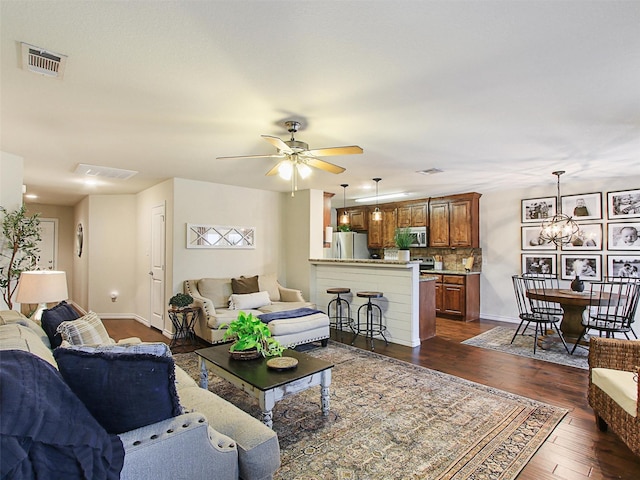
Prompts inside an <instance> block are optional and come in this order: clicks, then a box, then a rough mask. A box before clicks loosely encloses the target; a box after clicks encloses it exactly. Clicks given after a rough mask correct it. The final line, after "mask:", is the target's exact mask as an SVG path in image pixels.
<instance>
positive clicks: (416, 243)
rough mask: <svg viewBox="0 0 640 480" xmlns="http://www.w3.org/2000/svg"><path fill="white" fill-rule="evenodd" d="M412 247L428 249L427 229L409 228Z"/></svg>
mask: <svg viewBox="0 0 640 480" xmlns="http://www.w3.org/2000/svg"><path fill="white" fill-rule="evenodd" d="M409 233H410V234H411V246H412V247H427V246H428V245H427V227H409Z"/></svg>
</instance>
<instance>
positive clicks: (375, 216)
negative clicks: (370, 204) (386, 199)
mask: <svg viewBox="0 0 640 480" xmlns="http://www.w3.org/2000/svg"><path fill="white" fill-rule="evenodd" d="M380 180H382V179H381V178H374V179H373V181H374V182H376V208H375V210H374V211H373V213H372V214H371V220H373V221H375V222H379V221H380V220H382V212H381V211H380V209H379V208H378V182H379V181H380Z"/></svg>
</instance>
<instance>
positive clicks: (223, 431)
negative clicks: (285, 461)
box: [0, 311, 280, 480]
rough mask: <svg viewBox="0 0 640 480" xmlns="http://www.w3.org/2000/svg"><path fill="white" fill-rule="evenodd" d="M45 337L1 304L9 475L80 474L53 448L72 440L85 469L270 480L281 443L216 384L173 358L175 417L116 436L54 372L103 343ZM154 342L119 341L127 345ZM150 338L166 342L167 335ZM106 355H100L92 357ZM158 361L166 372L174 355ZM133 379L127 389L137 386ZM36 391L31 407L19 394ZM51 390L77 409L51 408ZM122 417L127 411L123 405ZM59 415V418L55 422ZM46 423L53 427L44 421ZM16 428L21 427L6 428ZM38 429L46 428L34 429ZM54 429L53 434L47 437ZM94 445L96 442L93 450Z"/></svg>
mask: <svg viewBox="0 0 640 480" xmlns="http://www.w3.org/2000/svg"><path fill="white" fill-rule="evenodd" d="M82 318H84V317H82ZM49 345H50V343H49V339H48V337H47V334H46V333H45V332H44V330H43V329H42V328H40V326H39V325H37V324H35V323H34V322H32V321H30V320H27V319H26V318H24V317H22V316H21V315H20V314H17V313H16V312H7V311H3V312H0V357H1V359H0V361H2V363H3V374H2V385H1V386H0V392H2V393H1V397H2V398H1V400H2V405H1V408H2V419H1V420H2V422H1V423H2V451H3V459H2V462H1V464H2V465H0V467H1V468H2V475H0V476H1V477H2V478H5V475H7V476H8V477H7V478H17V479H22V478H35V477H36V475H35V474H34V471H33V469H34V468H42V469H45V470H46V469H47V468H57V469H58V470H56V472H55V475H54V476H55V478H63V477H64V478H79V477H77V476H75V475H71V474H69V475H63V474H62V473H61V472H63V470H60V469H62V468H64V467H63V462H62V457H61V456H60V454H59V452H60V451H67V450H64V449H65V448H67V449H70V450H68V452H69V455H73V454H76V455H78V456H79V457H81V460H82V461H84V462H85V463H87V464H88V465H89V466H90V467H91V468H93V471H92V472H90V473H88V474H86V475H84V477H83V478H105V479H106V478H108V479H117V478H121V479H123V480H146V479H149V480H151V479H153V480H157V479H172V480H176V479H185V480H186V479H189V480H199V479H210V478H215V479H229V480H232V479H237V478H243V479H271V478H273V474H274V472H275V471H276V470H277V469H278V468H279V466H280V449H279V444H278V438H277V435H276V434H275V432H273V431H272V430H271V429H269V428H268V427H266V426H265V425H264V424H263V423H262V422H260V421H259V420H258V419H255V418H253V417H251V416H250V415H248V414H247V413H245V412H243V411H241V410H239V409H238V408H236V407H235V406H233V405H232V404H230V403H228V402H227V401H225V400H223V399H221V398H220V397H218V396H216V395H215V394H213V393H212V392H210V391H208V390H204V389H202V388H200V387H198V385H197V384H196V382H195V381H194V380H193V379H192V378H191V377H190V376H189V375H188V374H187V373H186V372H185V371H184V370H182V369H181V368H180V367H178V366H175V378H173V377H172V376H171V375H170V374H169V375H168V379H167V383H169V384H172V383H175V389H173V391H174V392H175V393H177V397H178V398H179V406H180V407H181V410H180V411H179V412H177V414H176V415H175V416H169V417H168V418H165V419H162V420H159V421H156V422H154V423H152V424H148V425H144V426H140V427H139V428H135V429H132V430H130V431H125V432H122V433H119V434H117V435H115V434H113V433H107V431H106V430H105V428H106V427H104V426H103V424H101V423H98V422H97V421H96V420H95V419H96V418H98V417H97V416H96V414H95V413H94V412H93V411H91V414H90V413H89V410H91V409H90V407H89V406H86V407H85V405H86V400H85V403H83V402H81V401H79V400H78V398H80V397H75V396H74V395H75V394H76V391H75V390H73V387H72V386H71V385H72V384H71V383H69V379H68V378H67V377H66V376H65V375H61V374H60V373H62V370H61V371H60V373H59V372H58V369H59V368H60V367H61V366H62V365H63V364H62V363H60V362H61V361H63V362H66V365H67V366H68V365H71V366H74V367H76V368H80V369H82V365H78V363H79V362H82V361H83V359H84V356H88V357H89V356H91V354H90V353H86V352H84V351H80V352H78V351H72V350H73V349H74V348H75V349H80V350H82V349H87V350H91V349H92V348H96V349H100V348H103V347H91V346H80V347H77V346H76V347H69V346H67V348H64V346H65V344H63V347H60V348H57V349H55V350H54V351H53V352H52V351H51V350H50V349H49ZM152 345H154V344H139V345H135V346H133V345H122V346H117V345H116V347H119V348H124V349H127V348H130V347H136V348H137V347H139V346H141V347H148V346H152ZM155 345H156V346H159V347H166V345H164V344H155ZM109 347H111V345H110V346H109ZM107 348H108V347H107ZM110 355H114V354H110ZM168 355H170V352H169V354H168ZM145 358H147V357H145ZM93 360H95V358H93ZM103 360H104V358H102V357H98V359H97V361H103ZM16 362H17V363H16ZM164 364H165V365H169V367H168V371H169V372H173V371H174V370H173V368H174V366H173V360H172V359H171V358H170V357H168V359H165V360H164ZM11 365H14V367H13V370H10V366H11ZM154 365H155V364H154ZM25 366H29V368H31V372H27V371H26V370H28V369H27V368H26V367H25ZM67 373H68V372H67ZM40 376H41V377H42V378H45V377H46V378H49V379H52V380H53V381H54V382H57V383H55V385H56V391H52V390H51V389H50V390H47V391H43V390H44V388H43V387H41V384H40V383H36V384H35V386H34V385H29V381H31V380H32V379H33V378H34V377H38V378H40ZM63 377H64V378H63ZM65 382H66V383H65ZM136 385H137V383H136ZM129 386H130V387H131V388H133V385H131V384H129ZM58 389H60V390H61V391H62V392H61V393H60V392H58V391H57V390H58ZM78 395H79V394H78ZM154 396H155V395H154ZM174 396H175V395H174ZM34 398H37V399H40V403H38V406H37V410H29V407H28V404H26V403H24V402H25V401H27V400H29V401H31V400H32V399H34ZM54 399H61V400H62V403H63V405H62V406H63V407H64V408H67V407H68V406H69V405H72V408H73V415H64V416H60V418H56V415H50V416H47V409H48V408H49V407H50V405H49V404H50V403H51V404H53V403H54V401H53V400H54ZM74 402H75V403H74ZM104 403H107V402H106V401H105V402H104ZM102 406H103V405H101V406H100V408H102ZM81 410H82V411H81ZM181 412H186V413H181ZM53 413H55V410H54V411H53ZM70 417H71V418H70ZM113 417H120V415H114V416H113ZM122 417H126V414H125V413H124V412H123V414H122ZM56 421H57V422H58V423H57V424H54V423H53V422H56ZM47 425H48V426H49V428H48V429H47V428H44V427H46V426H47ZM52 425H54V427H53V428H52ZM87 425H88V426H87ZM16 429H17V430H20V433H15V434H14V432H12V430H14V431H15V430H16ZM23 430H24V431H23ZM43 430H46V432H44V433H43V434H42V435H40V433H41V431H43ZM24 432H26V433H24ZM25 436H28V438H35V437H38V441H35V440H33V441H30V442H26V443H25V441H24V439H25ZM52 436H53V437H55V438H54V439H53V440H51V437H52ZM61 438H62V439H63V440H60V439H61ZM96 439H102V441H101V442H98V441H97V440H96ZM118 439H119V441H118ZM61 441H62V442H63V443H62V448H61V447H60V442H61ZM48 442H49V443H48ZM52 442H53V443H52ZM73 442H75V443H73ZM120 442H121V443H120ZM93 444H97V445H99V446H100V447H101V448H102V450H97V449H96V447H94V446H93ZM25 445H27V447H25ZM89 446H91V447H92V448H89ZM122 449H124V458H122V454H121V452H122ZM114 452H115V453H114ZM117 452H119V456H118V455H116V453H117ZM43 459H44V461H43ZM106 459H109V461H107V460H106ZM76 461H77V459H76ZM47 464H48V465H47ZM83 466H84V465H83ZM120 469H121V472H120ZM49 473H51V472H49ZM56 475H57V476H56ZM61 475H62V476H61ZM118 475H119V476H118ZM41 477H42V478H53V477H47V474H46V473H45V474H44V476H42V475H41ZM38 478H40V477H38ZM80 478H82V477H80Z"/></svg>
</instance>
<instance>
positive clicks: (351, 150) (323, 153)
mask: <svg viewBox="0 0 640 480" xmlns="http://www.w3.org/2000/svg"><path fill="white" fill-rule="evenodd" d="M357 153H362V148H360V147H359V146H357V145H349V146H346V147H329V148H318V149H316V150H309V154H310V155H314V156H317V157H330V156H332V155H354V154H357Z"/></svg>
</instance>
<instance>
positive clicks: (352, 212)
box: [338, 208, 367, 232]
mask: <svg viewBox="0 0 640 480" xmlns="http://www.w3.org/2000/svg"><path fill="white" fill-rule="evenodd" d="M343 212H345V209H344V208H339V209H338V222H339V221H340V217H341V216H342V214H343ZM346 212H347V215H349V228H350V229H351V230H352V231H354V232H363V231H366V230H367V210H366V209H365V208H347V209H346Z"/></svg>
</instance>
